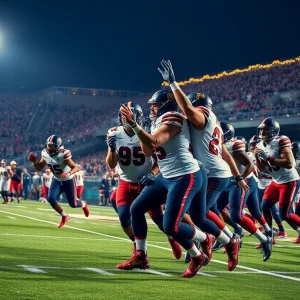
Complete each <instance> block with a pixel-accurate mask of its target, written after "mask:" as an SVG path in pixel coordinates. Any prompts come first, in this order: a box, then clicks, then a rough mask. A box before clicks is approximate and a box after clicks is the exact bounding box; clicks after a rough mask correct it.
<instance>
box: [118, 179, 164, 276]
mask: <svg viewBox="0 0 300 300" xmlns="http://www.w3.org/2000/svg"><path fill="white" fill-rule="evenodd" d="M161 179H162V175H161V174H160V175H158V176H156V177H155V178H154V181H153V184H151V185H149V186H146V187H145V188H144V189H143V190H142V192H141V193H140V194H139V196H138V197H137V198H136V199H135V200H134V201H133V203H132V205H131V207H130V213H131V217H132V227H133V232H134V236H135V240H136V252H135V253H134V254H133V255H132V257H131V258H130V259H129V260H128V261H126V262H124V263H121V264H119V265H118V268H119V269H124V270H131V269H134V268H140V269H146V268H149V266H150V265H149V261H148V259H147V255H146V253H147V231H148V227H147V222H146V217H145V214H146V212H147V211H150V210H152V209H154V208H156V207H159V206H160V205H161V204H163V203H164V202H165V200H166V194H167V190H166V188H165V187H164V186H163V185H162V183H161ZM121 183H122V182H121V181H120V183H119V187H118V191H117V197H118V193H119V189H120V187H121V186H120V185H121Z"/></svg>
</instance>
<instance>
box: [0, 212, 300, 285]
mask: <svg viewBox="0 0 300 300" xmlns="http://www.w3.org/2000/svg"><path fill="white" fill-rule="evenodd" d="M0 212H2V213H4V214H9V215H13V216H17V217H23V218H26V219H29V220H34V221H38V222H42V223H47V224H54V225H57V224H56V223H54V222H51V221H47V220H41V219H37V218H33V217H29V216H24V215H20V214H16V213H11V212H7V211H3V210H0ZM64 227H66V228H70V229H74V230H78V231H82V232H87V233H91V234H96V235H100V236H105V237H108V238H112V239H116V240H125V241H126V242H130V241H129V240H127V239H125V238H121V237H118V236H113V235H109V234H104V233H101V232H95V231H91V230H87V229H83V228H78V227H74V226H69V225H65V226H64ZM148 246H150V247H155V248H158V249H162V250H167V251H172V250H171V249H170V248H166V247H161V246H157V245H153V244H148ZM211 261H213V262H215V263H219V264H222V265H227V263H226V262H223V261H220V260H214V259H212V260H211ZM237 268H240V269H244V270H248V271H253V272H256V273H259V274H264V275H268V276H273V277H278V278H282V279H287V280H292V281H298V282H300V278H296V277H291V276H286V275H281V274H277V273H274V272H269V271H263V270H259V269H255V268H249V267H245V266H241V265H238V266H237Z"/></svg>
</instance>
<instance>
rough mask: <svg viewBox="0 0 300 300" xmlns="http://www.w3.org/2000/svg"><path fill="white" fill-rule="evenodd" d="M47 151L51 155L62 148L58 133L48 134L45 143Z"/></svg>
mask: <svg viewBox="0 0 300 300" xmlns="http://www.w3.org/2000/svg"><path fill="white" fill-rule="evenodd" d="M45 147H46V151H47V153H48V154H49V155H50V156H51V157H52V156H55V155H57V154H58V152H59V150H60V149H63V147H64V146H63V144H62V139H61V138H60V137H59V136H58V135H55V134H54V135H50V136H49V137H48V138H47V140H46V143H45Z"/></svg>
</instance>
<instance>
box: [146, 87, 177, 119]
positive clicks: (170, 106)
mask: <svg viewBox="0 0 300 300" xmlns="http://www.w3.org/2000/svg"><path fill="white" fill-rule="evenodd" d="M148 104H149V105H152V104H157V105H159V108H158V111H157V115H156V116H151V114H150V115H149V118H150V120H151V121H154V120H156V119H157V118H158V117H159V116H162V115H163V114H164V113H166V112H169V111H177V110H178V107H177V103H176V101H175V98H174V95H173V93H172V92H171V91H165V90H160V91H157V92H156V93H154V94H153V95H152V96H151V98H150V99H149V100H148Z"/></svg>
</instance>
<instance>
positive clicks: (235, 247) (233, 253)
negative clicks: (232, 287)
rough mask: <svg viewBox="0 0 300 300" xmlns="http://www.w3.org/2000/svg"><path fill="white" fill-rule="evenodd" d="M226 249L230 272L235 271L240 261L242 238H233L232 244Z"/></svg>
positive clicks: (226, 246)
mask: <svg viewBox="0 0 300 300" xmlns="http://www.w3.org/2000/svg"><path fill="white" fill-rule="evenodd" d="M225 249H226V253H227V255H228V264H227V266H228V271H233V270H234V269H235V267H236V266H237V264H238V261H239V249H240V238H238V237H233V238H231V239H230V242H229V243H228V244H227V245H225Z"/></svg>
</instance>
